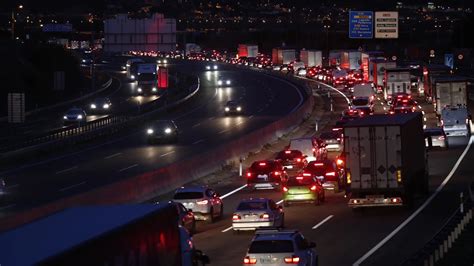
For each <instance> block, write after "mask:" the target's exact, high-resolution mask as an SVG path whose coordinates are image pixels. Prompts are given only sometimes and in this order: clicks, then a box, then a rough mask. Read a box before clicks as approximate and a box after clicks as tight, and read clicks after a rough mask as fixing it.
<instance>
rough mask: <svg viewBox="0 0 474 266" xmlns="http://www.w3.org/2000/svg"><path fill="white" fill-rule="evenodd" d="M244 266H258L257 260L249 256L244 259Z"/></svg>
mask: <svg viewBox="0 0 474 266" xmlns="http://www.w3.org/2000/svg"><path fill="white" fill-rule="evenodd" d="M244 264H257V259H256V258H250V257H249V256H247V257H245V258H244Z"/></svg>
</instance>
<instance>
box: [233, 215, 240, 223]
mask: <svg viewBox="0 0 474 266" xmlns="http://www.w3.org/2000/svg"><path fill="white" fill-rule="evenodd" d="M232 220H233V221H237V220H240V215H237V214H234V215H232Z"/></svg>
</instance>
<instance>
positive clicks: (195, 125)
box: [192, 123, 201, 127]
mask: <svg viewBox="0 0 474 266" xmlns="http://www.w3.org/2000/svg"><path fill="white" fill-rule="evenodd" d="M199 125H201V123H197V124H194V125H193V126H192V127H197V126H199Z"/></svg>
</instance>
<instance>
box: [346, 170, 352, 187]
mask: <svg viewBox="0 0 474 266" xmlns="http://www.w3.org/2000/svg"><path fill="white" fill-rule="evenodd" d="M346 177H347V184H350V183H352V179H351V173H350V172H347V174H346Z"/></svg>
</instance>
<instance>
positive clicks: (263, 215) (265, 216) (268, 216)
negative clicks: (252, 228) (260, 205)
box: [260, 213, 270, 219]
mask: <svg viewBox="0 0 474 266" xmlns="http://www.w3.org/2000/svg"><path fill="white" fill-rule="evenodd" d="M260 219H270V215H268V213H264V214H262V215H260Z"/></svg>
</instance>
